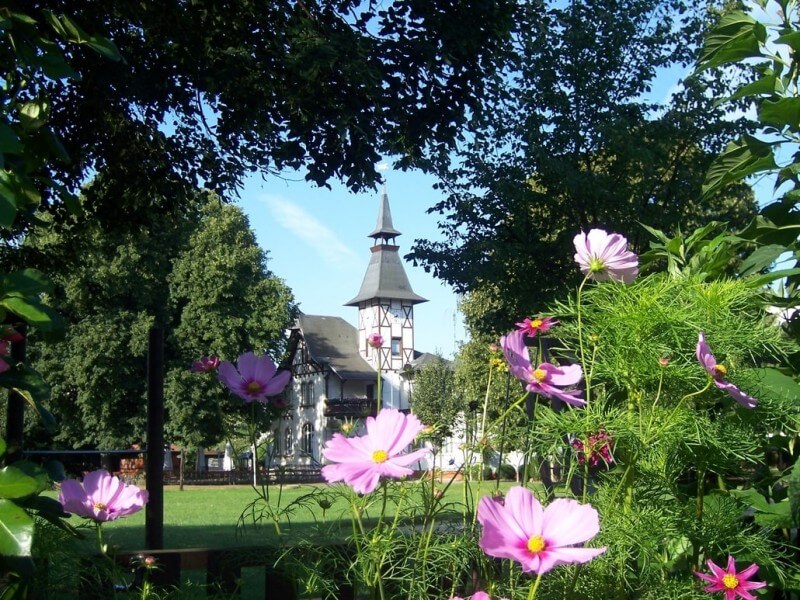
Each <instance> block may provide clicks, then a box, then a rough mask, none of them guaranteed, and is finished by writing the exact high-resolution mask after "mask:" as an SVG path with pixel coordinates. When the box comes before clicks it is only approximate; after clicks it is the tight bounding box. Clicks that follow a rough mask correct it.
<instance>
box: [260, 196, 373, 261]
mask: <svg viewBox="0 0 800 600" xmlns="http://www.w3.org/2000/svg"><path fill="white" fill-rule="evenodd" d="M259 199H260V200H262V201H263V202H264V203H265V204H266V205H267V206H268V207H269V209H270V211H271V212H272V216H273V217H275V220H276V221H277V222H278V224H279V225H280V226H281V227H283V228H284V229H287V230H288V231H289V232H291V233H292V234H293V235H295V236H297V237H298V238H299V239H300V240H301V241H302V242H304V243H305V244H306V245H307V246H310V247H311V248H313V249H314V250H315V251H316V252H317V254H319V256H320V258H321V259H322V260H323V261H324V262H325V263H327V264H328V265H330V266H333V267H338V268H344V267H351V266H353V265H354V264H355V265H361V263H363V260H362V258H361V257H359V256H358V255H357V254H356V253H355V252H353V250H351V249H350V248H348V247H347V246H346V245H345V244H343V243H342V242H341V241H340V240H339V238H338V237H337V234H336V232H334V231H333V230H332V229H330V228H328V227H327V226H325V225H324V224H323V223H321V222H320V221H318V220H317V219H316V218H315V217H314V216H313V215H312V214H310V213H309V212H307V211H306V210H305V209H303V208H302V207H301V206H298V205H297V204H294V203H293V202H291V201H290V200H288V199H286V198H283V197H281V196H274V195H272V194H264V195H262V196H261V197H260V198H259Z"/></svg>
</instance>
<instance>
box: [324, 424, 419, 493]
mask: <svg viewBox="0 0 800 600" xmlns="http://www.w3.org/2000/svg"><path fill="white" fill-rule="evenodd" d="M422 429H424V426H423V425H422V423H420V421H419V419H418V418H417V417H416V416H415V415H406V414H404V413H402V412H400V411H398V410H394V409H384V410H382V411H380V412H379V413H378V415H377V416H376V417H375V418H373V417H370V418H368V419H367V433H366V435H363V436H359V437H354V438H346V437H344V436H343V435H341V434H338V433H337V434H334V436H333V438H331V439H330V440H328V441H327V442H326V443H325V448H324V449H323V451H322V454H323V456H324V457H325V459H326V460H330V461H333V462H334V463H336V464H333V465H326V466H325V467H323V469H322V474H323V477H325V479H326V480H327V481H329V482H333V481H344V482H345V483H347V484H348V485H351V486H352V487H353V489H354V490H355V491H356V492H358V493H360V494H368V493H369V492H371V491H373V490H374V489H375V488H376V487H377V485H378V483H379V481H380V478H381V476H387V477H403V476H406V475H410V474H411V473H412V472H413V471H412V470H411V469H409V468H407V466H408V465H410V464H412V463H414V462H417V461H418V460H420V459H421V458H422V457H423V456H426V455H427V454H428V453H429V452H430V450H429V449H428V448H423V449H421V450H417V451H415V452H411V453H405V449H406V447H407V446H408V445H409V444H410V443H411V442H413V441H414V438H415V437H416V436H417V434H418V433H419V432H420V431H422Z"/></svg>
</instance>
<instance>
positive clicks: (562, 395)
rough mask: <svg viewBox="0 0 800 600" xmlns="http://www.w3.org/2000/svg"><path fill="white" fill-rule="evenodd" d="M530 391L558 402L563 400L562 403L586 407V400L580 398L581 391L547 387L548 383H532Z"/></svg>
mask: <svg viewBox="0 0 800 600" xmlns="http://www.w3.org/2000/svg"><path fill="white" fill-rule="evenodd" d="M528 390H529V391H531V392H534V393H536V394H541V395H542V396H544V397H545V398H555V399H556V400H561V401H562V402H566V403H567V404H571V405H572V406H578V407H581V406H586V400H584V399H583V398H581V397H580V394H581V392H580V390H568V391H564V390H562V389H560V388H557V387H555V386H552V385H547V384H546V383H539V384H537V383H531V384H529V385H528Z"/></svg>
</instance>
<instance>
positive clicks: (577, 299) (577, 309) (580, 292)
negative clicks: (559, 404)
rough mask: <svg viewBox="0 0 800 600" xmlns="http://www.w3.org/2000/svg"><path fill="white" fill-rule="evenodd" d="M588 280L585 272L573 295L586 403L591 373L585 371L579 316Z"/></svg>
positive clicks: (580, 319)
mask: <svg viewBox="0 0 800 600" xmlns="http://www.w3.org/2000/svg"><path fill="white" fill-rule="evenodd" d="M587 281H589V275H588V274H587V275H586V277H584V278H583V281H581V284H580V285H579V286H578V293H577V295H576V297H575V303H576V305H575V316H576V319H577V322H578V348H579V349H580V353H581V356H580V361H581V365H583V366H584V371H583V372H584V373H585V374H586V404H589V395H590V393H591V388H592V385H591V384H592V373H591V371H587V370H586V368H585V365H586V351H585V350H584V348H583V320H582V316H581V297H582V295H583V286H585V285H586V282H587Z"/></svg>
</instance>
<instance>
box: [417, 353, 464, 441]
mask: <svg viewBox="0 0 800 600" xmlns="http://www.w3.org/2000/svg"><path fill="white" fill-rule="evenodd" d="M454 392H455V390H454V388H453V365H452V364H451V363H450V361H448V360H446V359H444V358H443V357H441V356H438V355H436V356H434V357H433V358H431V359H430V360H428V361H426V362H425V363H423V365H422V366H421V367H420V368H419V369H418V370H417V371H416V372H415V373H414V391H413V394H412V396H411V410H412V411H413V412H414V414H415V415H417V417H419V419H420V421H422V422H423V423H424V424H425V425H429V426H431V427H434V428H435V433H434V435H433V437H434V439H435V440H436V443H437V444H441V443H442V440H444V438H445V437H447V436H448V435H451V434H452V433H453V427H454V425H455V422H456V418H457V417H458V413H459V412H461V411H462V410H463V408H462V406H461V402H460V398H458V397H457V396H456V395H455V393H454Z"/></svg>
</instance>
